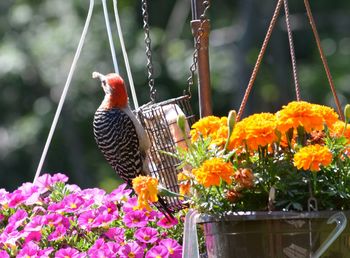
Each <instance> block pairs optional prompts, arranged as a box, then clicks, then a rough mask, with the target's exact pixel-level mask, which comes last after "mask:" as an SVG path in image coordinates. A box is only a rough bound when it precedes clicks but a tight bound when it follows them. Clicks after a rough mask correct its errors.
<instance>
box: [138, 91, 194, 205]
mask: <svg viewBox="0 0 350 258" xmlns="http://www.w3.org/2000/svg"><path fill="white" fill-rule="evenodd" d="M136 114H137V116H138V118H139V120H140V122H141V124H142V126H143V127H144V129H145V130H146V133H147V135H148V137H149V139H150V141H151V148H150V150H149V153H148V154H149V168H150V173H151V175H152V176H154V177H156V178H158V180H159V182H160V184H161V185H162V186H164V187H165V188H167V189H169V190H170V191H172V192H175V193H178V192H179V186H178V181H177V174H178V172H179V171H178V169H177V166H178V164H179V160H177V159H176V158H174V157H172V156H169V155H166V154H164V153H162V151H165V152H171V153H174V152H175V151H176V148H177V147H182V148H185V147H186V143H185V140H184V138H183V134H182V132H181V130H180V128H179V127H178V125H177V117H178V116H179V115H184V116H185V117H186V121H187V124H186V131H187V132H188V133H189V130H190V127H191V125H192V124H193V123H194V122H195V116H194V115H193V112H192V109H191V106H190V97H189V96H187V95H185V96H181V97H178V98H173V99H169V100H166V101H163V102H160V103H149V104H146V105H144V106H141V107H140V108H139V109H138V110H137V111H136ZM167 202H168V205H169V208H170V209H172V210H174V211H178V210H180V209H182V208H183V206H182V203H181V201H180V200H179V199H178V198H176V197H167Z"/></svg>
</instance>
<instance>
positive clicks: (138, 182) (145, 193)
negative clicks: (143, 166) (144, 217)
mask: <svg viewBox="0 0 350 258" xmlns="http://www.w3.org/2000/svg"><path fill="white" fill-rule="evenodd" d="M132 187H133V189H134V190H135V193H136V194H137V208H138V209H142V208H145V209H147V210H151V207H150V206H149V202H156V201H158V179H157V178H154V177H149V176H138V177H135V178H134V179H133V180H132Z"/></svg>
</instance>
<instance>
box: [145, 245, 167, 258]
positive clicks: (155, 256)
mask: <svg viewBox="0 0 350 258" xmlns="http://www.w3.org/2000/svg"><path fill="white" fill-rule="evenodd" d="M168 257H169V252H168V249H167V248H166V247H164V246H161V245H158V246H154V247H152V248H151V249H150V250H149V251H148V252H147V253H146V256H145V258H168Z"/></svg>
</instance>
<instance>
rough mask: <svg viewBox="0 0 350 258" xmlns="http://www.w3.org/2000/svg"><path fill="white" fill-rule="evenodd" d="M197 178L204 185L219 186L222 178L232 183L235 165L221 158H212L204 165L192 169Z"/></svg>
mask: <svg viewBox="0 0 350 258" xmlns="http://www.w3.org/2000/svg"><path fill="white" fill-rule="evenodd" d="M192 173H193V175H194V176H195V179H196V180H197V181H198V182H199V183H200V184H202V185H203V186H204V187H210V186H213V185H216V186H219V185H220V180H223V181H225V182H226V183H228V184H231V183H232V179H231V177H232V175H233V165H232V164H231V163H229V162H225V161H224V160H223V159H221V158H212V159H208V160H206V161H205V162H203V164H202V166H200V167H199V168H195V169H193V170H192Z"/></svg>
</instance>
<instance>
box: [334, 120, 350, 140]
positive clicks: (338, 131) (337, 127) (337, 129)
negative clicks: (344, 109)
mask: <svg viewBox="0 0 350 258" xmlns="http://www.w3.org/2000/svg"><path fill="white" fill-rule="evenodd" d="M344 128H345V123H344V122H343V121H341V120H338V121H336V122H335V123H334V124H333V125H332V126H331V127H330V128H329V129H330V130H329V131H330V133H331V136H332V137H341V136H343V133H344V137H345V138H346V139H348V140H350V125H349V124H348V125H346V129H345V130H344Z"/></svg>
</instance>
